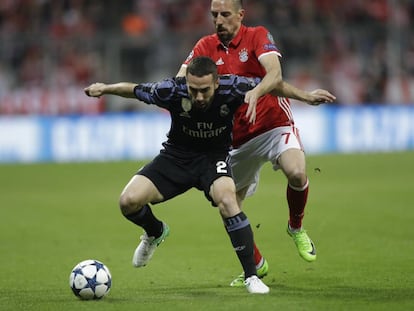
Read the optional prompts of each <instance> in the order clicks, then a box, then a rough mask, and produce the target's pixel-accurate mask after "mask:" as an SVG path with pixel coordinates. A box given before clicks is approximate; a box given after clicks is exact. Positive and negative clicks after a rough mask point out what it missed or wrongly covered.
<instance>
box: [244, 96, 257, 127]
mask: <svg viewBox="0 0 414 311" xmlns="http://www.w3.org/2000/svg"><path fill="white" fill-rule="evenodd" d="M257 100H258V97H257V95H256V93H255V92H254V90H250V91H248V92H246V95H245V96H244V102H245V103H246V104H248V105H249V106H248V107H247V111H246V118H249V123H253V124H254V123H255V122H256V105H257Z"/></svg>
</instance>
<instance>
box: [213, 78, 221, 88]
mask: <svg viewBox="0 0 414 311" xmlns="http://www.w3.org/2000/svg"><path fill="white" fill-rule="evenodd" d="M219 84H220V82H219V78H217V79H216V81H215V82H214V90H217V88H218V87H219Z"/></svg>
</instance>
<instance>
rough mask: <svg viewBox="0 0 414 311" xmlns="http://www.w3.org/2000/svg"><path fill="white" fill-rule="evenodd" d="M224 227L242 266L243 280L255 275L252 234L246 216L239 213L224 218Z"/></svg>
mask: <svg viewBox="0 0 414 311" xmlns="http://www.w3.org/2000/svg"><path fill="white" fill-rule="evenodd" d="M224 225H225V227H226V231H227V233H228V235H229V237H230V240H231V244H232V245H233V247H234V250H235V251H236V254H237V257H238V258H239V260H240V263H241V265H242V266H243V271H244V276H245V278H248V277H250V276H252V275H256V274H257V272H256V265H255V261H254V255H253V232H252V228H251V227H250V223H249V220H248V219H247V217H246V215H245V214H244V213H243V212H240V213H239V214H237V215H235V216H233V217H229V218H225V219H224Z"/></svg>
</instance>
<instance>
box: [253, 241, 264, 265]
mask: <svg viewBox="0 0 414 311" xmlns="http://www.w3.org/2000/svg"><path fill="white" fill-rule="evenodd" d="M253 249H254V262H255V264H256V266H258V265H259V264H260V262H261V261H262V259H263V256H262V254H260V251H259V249H258V248H257V246H256V242H254V244H253Z"/></svg>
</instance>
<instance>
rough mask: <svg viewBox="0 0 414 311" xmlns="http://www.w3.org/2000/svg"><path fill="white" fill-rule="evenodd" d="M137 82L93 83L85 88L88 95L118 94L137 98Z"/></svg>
mask: <svg viewBox="0 0 414 311" xmlns="http://www.w3.org/2000/svg"><path fill="white" fill-rule="evenodd" d="M136 86H137V84H136V83H131V82H119V83H114V84H105V83H93V84H91V85H90V86H88V87H86V88H85V89H84V92H85V94H86V95H88V96H91V97H100V96H102V95H117V96H121V97H127V98H135V94H134V88H135V87H136Z"/></svg>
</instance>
